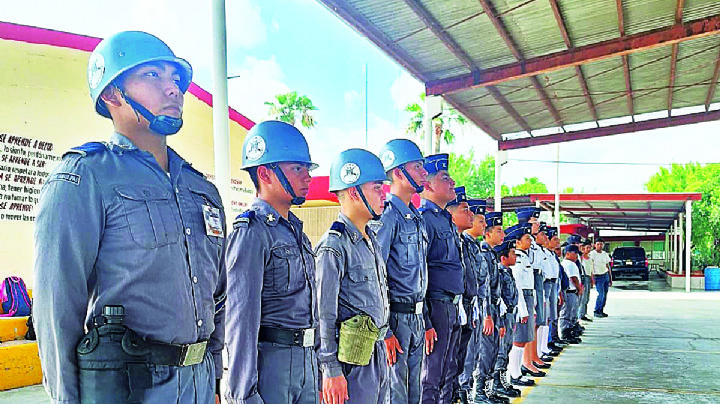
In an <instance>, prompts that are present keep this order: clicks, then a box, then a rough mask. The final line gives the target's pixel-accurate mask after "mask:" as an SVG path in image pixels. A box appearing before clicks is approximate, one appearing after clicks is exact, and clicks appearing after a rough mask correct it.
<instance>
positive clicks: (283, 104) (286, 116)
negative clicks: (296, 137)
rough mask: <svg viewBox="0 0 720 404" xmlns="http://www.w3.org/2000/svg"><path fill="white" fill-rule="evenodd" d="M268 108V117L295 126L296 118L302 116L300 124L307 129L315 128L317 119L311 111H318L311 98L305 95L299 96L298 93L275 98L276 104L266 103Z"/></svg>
mask: <svg viewBox="0 0 720 404" xmlns="http://www.w3.org/2000/svg"><path fill="white" fill-rule="evenodd" d="M265 105H267V106H268V115H270V116H271V117H272V118H274V119H277V120H279V121H283V122H287V123H289V124H291V125H293V126H295V123H296V116H297V115H300V124H302V126H304V127H306V128H312V127H314V126H315V123H316V122H315V118H314V117H313V116H312V115H310V111H317V108H316V107H315V106H314V105H313V103H312V101H311V100H310V98H308V97H307V96H305V95H302V96H298V94H297V91H291V92H289V93H287V94H278V95H276V96H275V102H270V101H265Z"/></svg>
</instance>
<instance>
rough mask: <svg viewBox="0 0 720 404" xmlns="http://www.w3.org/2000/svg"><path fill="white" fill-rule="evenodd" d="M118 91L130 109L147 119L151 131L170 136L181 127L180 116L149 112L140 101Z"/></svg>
mask: <svg viewBox="0 0 720 404" xmlns="http://www.w3.org/2000/svg"><path fill="white" fill-rule="evenodd" d="M120 92H121V93H122V95H123V98H125V101H127V103H128V104H130V106H131V107H132V109H134V110H135V111H136V112H138V113H140V115H142V116H143V118H145V119H147V120H148V122H150V125H149V126H148V128H150V130H151V131H153V132H155V133H157V134H159V135H163V136H170V135H174V134H176V133H178V131H179V130H180V128H182V125H183V120H182V118H174V117H172V116H168V115H153V114H152V112H150V111H149V110H148V109H147V108H145V107H143V106H142V105H140V103H138V102H137V101H135V100H133V99H132V98H130V97H128V95H127V94H125V91H124V90H120Z"/></svg>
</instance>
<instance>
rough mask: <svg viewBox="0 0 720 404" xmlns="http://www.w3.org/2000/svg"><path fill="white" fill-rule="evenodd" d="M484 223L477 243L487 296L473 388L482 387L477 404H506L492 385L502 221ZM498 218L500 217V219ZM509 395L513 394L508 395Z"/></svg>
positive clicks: (498, 326) (497, 336) (497, 333)
mask: <svg viewBox="0 0 720 404" xmlns="http://www.w3.org/2000/svg"><path fill="white" fill-rule="evenodd" d="M489 217H490V220H489V221H486V223H485V224H486V227H485V235H484V240H483V241H482V242H481V243H480V257H481V265H482V266H484V267H485V268H486V269H485V270H484V271H483V272H487V284H488V293H487V298H486V299H485V300H484V301H483V304H482V306H483V309H482V312H483V318H484V321H483V332H482V336H481V338H480V350H479V355H478V362H477V368H476V372H475V374H476V376H475V377H476V381H477V383H476V385H477V386H478V387H481V386H482V387H484V390H483V391H480V390H479V389H478V391H477V392H476V394H475V402H476V403H507V402H509V401H510V400H508V399H507V398H505V397H502V396H500V395H498V394H497V392H498V390H497V387H498V386H496V385H495V377H494V373H495V372H494V370H495V361H496V360H497V353H498V347H499V345H500V335H501V334H503V335H504V334H505V329H504V328H505V324H501V323H500V322H499V315H500V301H501V285H500V273H499V269H498V260H497V255H495V251H493V248H494V247H495V246H497V245H500V244H501V243H502V242H503V239H504V237H505V234H504V233H503V231H502V221H498V220H497V218H498V216H497V215H490V216H489ZM500 217H501V216H500ZM511 394H512V393H511Z"/></svg>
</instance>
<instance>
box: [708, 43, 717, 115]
mask: <svg viewBox="0 0 720 404" xmlns="http://www.w3.org/2000/svg"><path fill="white" fill-rule="evenodd" d="M718 76H720V54H718V57H717V59H716V60H715V70H714V71H713V76H712V81H711V82H710V86H709V87H710V88H708V94H707V97H705V111H708V110H709V109H710V103H711V102H712V100H713V98H714V97H715V88H716V87H717V82H718Z"/></svg>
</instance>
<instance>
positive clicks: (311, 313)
mask: <svg viewBox="0 0 720 404" xmlns="http://www.w3.org/2000/svg"><path fill="white" fill-rule="evenodd" d="M315 167H317V165H316V164H314V163H313V162H312V160H311V159H310V152H309V150H308V145H307V142H306V141H305V138H304V137H303V135H302V133H300V131H298V130H297V129H296V128H295V127H293V126H292V125H290V124H287V123H285V122H279V121H266V122H261V123H259V124H257V125H255V126H254V127H253V128H252V129H251V130H250V131H249V132H248V133H247V135H245V142H244V144H243V154H242V168H243V169H244V170H246V171H247V172H248V173H249V174H250V178H251V179H252V181H253V183H254V185H255V189H256V190H257V197H256V198H255V199H254V200H253V201H252V204H251V205H250V208H249V209H248V210H246V211H245V212H243V213H242V214H240V215H239V216H238V217H237V219H236V220H235V223H234V224H233V231H232V233H230V236H229V237H228V248H227V252H226V254H225V262H226V267H227V269H228V298H227V313H226V322H227V343H228V358H229V372H230V374H229V377H228V378H227V381H228V387H229V388H228V392H227V395H226V396H227V399H228V401H229V402H230V403H273V404H274V403H278V404H281V403H288V404H289V403H293V404H296V403H317V401H318V382H317V375H318V369H317V355H316V353H315V345H316V343H315V341H316V338H315V329H316V327H317V322H318V316H317V305H316V303H317V297H316V293H315V256H314V254H313V252H312V248H311V246H310V240H309V239H308V237H307V236H306V235H305V233H304V232H303V223H302V222H301V221H300V219H298V218H297V216H295V215H294V214H293V213H292V212H291V211H290V207H291V206H292V205H299V204H302V203H303V202H304V200H305V196H306V195H307V193H308V189H309V186H310V180H311V177H310V170H311V169H313V168H315Z"/></svg>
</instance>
